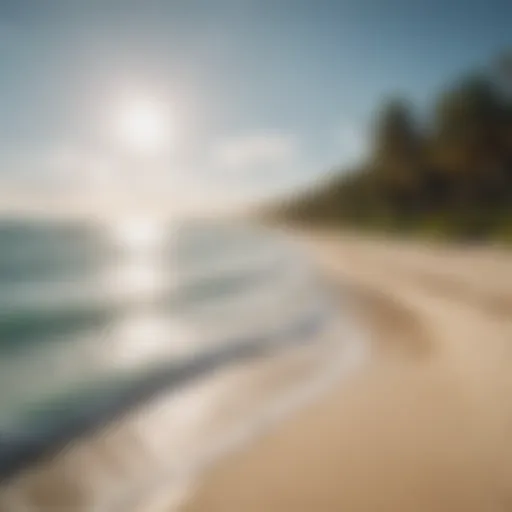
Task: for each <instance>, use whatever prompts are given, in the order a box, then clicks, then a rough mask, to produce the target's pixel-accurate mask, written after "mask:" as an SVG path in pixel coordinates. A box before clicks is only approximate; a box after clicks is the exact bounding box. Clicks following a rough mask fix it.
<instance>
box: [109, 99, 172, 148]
mask: <svg viewBox="0 0 512 512" xmlns="http://www.w3.org/2000/svg"><path fill="white" fill-rule="evenodd" d="M168 114H169V112H168V109H167V108H166V106H165V105H164V104H161V103H159V102H158V101H155V100H152V99H150V98H144V97H141V98H138V99H131V100H129V101H126V102H124V103H123V104H122V105H121V106H120V108H119V111H118V112H117V115H116V116H115V119H114V123H115V126H114V135H115V137H116V138H117V140H118V142H119V144H120V145H121V146H122V148H123V149H124V150H126V151H133V152H136V153H138V154H144V155H153V154H155V153H158V152H160V151H162V150H164V149H166V148H168V147H169V145H170V143H171V138H172V134H171V126H170V120H169V115H168Z"/></svg>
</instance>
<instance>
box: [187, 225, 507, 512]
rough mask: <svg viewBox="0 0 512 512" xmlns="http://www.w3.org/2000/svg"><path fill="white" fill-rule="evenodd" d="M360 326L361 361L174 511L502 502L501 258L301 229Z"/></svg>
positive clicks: (502, 505)
mask: <svg viewBox="0 0 512 512" xmlns="http://www.w3.org/2000/svg"><path fill="white" fill-rule="evenodd" d="M304 243H305V246H306V247H307V248H308V249H309V250H310V251H311V253H312V254H313V255H314V257H315V258H316V259H317V262H318V264H319V266H321V267H322V268H323V270H324V271H325V273H326V276H328V278H329V279H330V281H331V282H332V283H336V284H337V285H338V286H339V287H340V288H341V289H343V290H344V291H345V292H347V291H348V290H350V292H351V296H352V297H353V298H354V299H355V301H356V304H357V306H358V315H359V317H360V319H361V321H363V322H365V325H367V326H368V327H369V331H370V336H371V343H372V357H371V361H370V362H369V363H368V364H367V365H365V366H364V368H361V369H360V370H359V371H358V372H355V373H354V375H352V376H351V378H350V379H346V380H344V381H342V382H340V383H339V384H338V385H336V386H334V387H333V388H332V389H331V390H329V391H328V392H326V393H325V394H324V395H323V396H322V397H321V398H319V399H318V400H317V401H316V402H315V403H312V404H309V405H307V406H305V407H304V408H303V409H302V410H301V411H300V412H298V413H296V414H294V415H291V416H289V417H288V418H287V419H286V420H284V422H283V423H282V424H281V425H279V426H278V427H276V428H274V429H273V430H271V431H270V432H268V433H266V434H265V435H264V436H262V437H260V439H259V440H258V441H256V442H254V443H252V444H248V445H246V446H245V447H244V448H243V449H242V450H239V451H238V452H236V453H234V454H232V455H230V456H229V457H227V458H225V459H223V460H222V461H221V462H220V463H219V464H218V465H216V466H215V467H214V468H212V469H211V470H210V471H208V472H207V473H206V474H205V476H204V478H203V479H202V481H201V482H200V484H199V485H198V486H197V487H196V489H195V492H194V493H193V497H192V499H191V500H190V501H189V502H188V504H187V506H186V507H185V508H184V510H186V512H206V511H208V512H216V511H219V512H220V511H222V512H231V511H233V512H235V511H237V512H238V511H241V510H243V511H244V512H251V511H261V510H265V511H267V512H272V511H276V512H277V511H288V510H293V511H310V510H315V511H334V510H350V511H351V512H353V511H370V510H379V511H396V510H408V511H409V510H411V511H412V510H415V511H436V512H439V511H447V512H448V511H450V512H452V511H458V510H460V511H464V512H467V511H483V510H485V511H503V510H509V509H510V507H511V506H512V448H511V447H510V442H509V440H510V435H511V433H512V400H511V397H512V372H511V371H510V365H511V359H512V346H511V344H510V342H511V340H512V315H511V313H512V258H511V255H510V252H508V251H507V250H505V249H501V248H485V247H472V248H470V247H463V246H460V247H457V246H443V245H435V244H432V245H429V244H425V243H414V242H402V241H398V240H396V241H392V240H386V239H370V238H363V237H357V236H348V235H347V236H343V237H342V236H339V235H335V234H332V233H329V232H324V233H322V234H315V235H313V236H307V237H305V240H304Z"/></svg>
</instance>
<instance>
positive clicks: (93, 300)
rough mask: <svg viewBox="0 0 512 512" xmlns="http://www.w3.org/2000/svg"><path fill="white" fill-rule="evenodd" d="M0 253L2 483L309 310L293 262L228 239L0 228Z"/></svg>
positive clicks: (131, 229) (266, 241) (238, 232)
mask: <svg viewBox="0 0 512 512" xmlns="http://www.w3.org/2000/svg"><path fill="white" fill-rule="evenodd" d="M0 247H1V248H2V250H1V251H0V353H1V358H0V470H2V471H4V472H5V471H9V470H10V468H11V467H12V465H13V464H14V463H15V461H17V460H21V461H23V459H24V458H30V457H31V456H33V455H34V454H36V453H37V452H38V451H41V450H42V449H44V447H45V446H47V445H49V444H51V443H53V442H54V441H56V440H58V439H59V438H60V437H62V436H69V435H73V433H74V432H75V431H77V432H78V431H80V430H81V429H84V428H87V427H88V426H93V425H94V424H95V422H97V421H99V420H98V418H99V419H100V420H101V421H104V420H105V418H106V417H107V416H108V415H109V414H111V413H114V412H116V411H120V410H122V409H123V408H124V407H127V406H129V404H130V402H131V401H132V399H133V397H139V398H141V397H142V398H143V397H144V396H146V395H148V394H150V393H152V392H155V391H157V390H158V389H159V388H160V387H162V386H170V385H178V384H179V383H180V382H181V381H183V380H184V379H187V378H193V377H194V376H196V375H199V374H200V373H201V372H204V371H207V370H208V369H211V368H212V367H213V366H215V365H218V364H222V361H223V360H224V359H226V358H228V359H229V357H228V356H230V355H231V356H233V357H238V356H239V355H241V354H242V352H243V351H244V350H245V352H247V353H250V351H251V350H252V351H253V350H254V349H255V347H262V346H267V347H268V346H269V345H271V344H272V343H274V342H277V341H279V340H282V339H283V337H285V336H286V335H287V333H288V334H289V333H290V332H292V331H293V330H294V329H297V328H300V329H308V328H309V327H311V325H310V323H311V322H310V320H311V319H312V318H313V319H314V318H315V314H316V312H318V311H320V310H321V304H320V303H319V301H318V300H317V297H315V295H314V294H312V293H311V290H312V287H311V279H312V275H311V273H310V272H309V269H308V268H307V265H306V264H305V263H304V262H302V261H300V259H299V258H298V256H297V254H296V253H295V251H294V250H293V248H292V247H291V246H290V245H289V244H287V243H285V242H284V241H283V240H282V239H280V238H276V237H274V236H272V235H271V234H269V233H265V232H263V231H261V230H255V229H249V228H247V227H242V226H235V225H229V224H212V223H197V222H196V223H182V224H180V225H179V226H176V225H162V224H155V223H151V222H149V221H147V220H137V221H130V222H125V223H123V222H120V223H117V224H110V225H106V224H85V223H82V224H80V223H74V224H70V223H58V224H57V223H43V222H39V223H34V222H28V221H9V222H3V223H1V224H0ZM308 322H310V323H308Z"/></svg>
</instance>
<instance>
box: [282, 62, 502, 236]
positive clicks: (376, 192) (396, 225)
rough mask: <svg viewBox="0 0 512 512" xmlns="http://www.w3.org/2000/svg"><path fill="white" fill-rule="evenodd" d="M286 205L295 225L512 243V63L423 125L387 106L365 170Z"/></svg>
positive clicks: (442, 105)
mask: <svg viewBox="0 0 512 512" xmlns="http://www.w3.org/2000/svg"><path fill="white" fill-rule="evenodd" d="M283 206H284V208H281V209H280V211H281V212H284V213H285V216H286V217H287V218H288V219H293V220H300V221H307V222H321V223H336V224H338V223H344V224H348V225H354V226H357V227H360V228H371V229H392V230H401V231H408V232H421V233H425V234H431V235H434V236H443V237H444V236H448V237H464V238H500V239H507V238H508V239H510V240H512V58H511V57H507V58H502V59H501V60H500V62H499V64H498V65H495V66H492V67H491V68H490V69H489V71H488V72H486V73H480V74H473V75H471V76H466V77H464V78H462V79H460V80H458V81H457V82H455V83H454V84H452V85H451V87H449V89H448V90H446V91H444V92H443V93H442V94H440V96H439V98H438V99H437V101H436V102H435V104H434V105H433V108H432V109H431V112H430V114H429V115H428V116H427V118H426V119H422V120H419V119H417V117H416V116H415V115H414V112H413V109H412V107H411V106H410V105H409V104H408V103H407V102H406V101H404V100H403V99H400V98H395V99H392V100H389V101H387V102H386V104H385V105H384V106H383V107H382V108H381V109H380V110H379V112H378V114H377V116H376V119H375V122H374V124H373V132H372V139H371V151H370V154H369V155H367V158H366V160H365V163H364V164H363V165H361V166H360V167H359V168H358V169H353V170H351V171H347V170H345V171H344V172H336V173H335V174H334V176H333V177H332V178H331V179H330V180H329V181H328V182H327V183H325V184H324V185H323V186H322V187H320V188H317V189H316V190H315V191H311V192H310V193H309V194H307V195H305V196H302V197H300V198H299V199H294V200H291V201H288V202H287V203H286V205H283Z"/></svg>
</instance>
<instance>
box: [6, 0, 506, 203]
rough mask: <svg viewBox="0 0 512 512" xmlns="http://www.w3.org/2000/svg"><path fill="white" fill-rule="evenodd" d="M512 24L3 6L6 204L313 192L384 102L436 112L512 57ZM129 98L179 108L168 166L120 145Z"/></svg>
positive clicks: (465, 6) (379, 2) (452, 8)
mask: <svg viewBox="0 0 512 512" xmlns="http://www.w3.org/2000/svg"><path fill="white" fill-rule="evenodd" d="M511 20H512V2H509V1H497V0H495V1H487V2H485V1H476V0H458V1H454V0H451V1H450V0H446V1H440V0H430V1H418V0H316V1H315V0H309V1H305V0H218V1H216V0H167V1H164V0H137V1H136V0H9V1H5V0H4V1H0V69H1V79H0V171H1V176H0V179H1V180H2V181H3V185H4V186H3V188H4V196H6V195H8V196H9V197H3V203H4V205H15V204H16V203H17V202H23V201H25V203H26V202H29V203H30V202H31V201H32V202H33V201H35V199H34V198H37V199H40V198H42V197H49V198H51V199H50V202H51V204H58V203H63V204H64V203H65V201H64V199H65V198H66V197H68V199H69V197H72V198H73V200H72V202H76V199H77V197H78V196H79V195H80V193H82V194H83V193H84V190H87V195H88V196H89V197H88V201H89V204H90V203H93V204H96V202H99V201H100V199H99V198H96V196H94V194H99V195H102V194H103V195H104V196H105V198H104V199H105V200H107V201H108V193H107V192H106V191H107V190H109V191H111V189H112V188H119V187H118V185H119V182H128V181H129V179H128V177H127V176H128V175H131V174H133V173H137V172H139V173H140V174H142V173H144V174H147V175H151V176H156V175H157V176H158V180H160V181H158V180H156V181H158V183H159V186H158V187H154V188H157V189H158V192H160V193H161V195H162V201H165V198H167V197H173V198H174V199H173V200H174V202H175V203H176V204H180V202H181V203H185V202H187V201H189V202H190V203H193V202H195V203H198V204H199V203H202V202H205V201H206V200H207V199H208V200H209V201H212V202H215V201H217V202H221V203H226V202H229V201H238V200H240V201H244V200H247V199H254V198H258V197H265V196H268V195H272V194H274V193H276V192H279V191H282V190H289V189H291V188H293V187H295V186H300V184H302V183H307V182H311V181H314V180H316V179H317V178H318V177H319V176H321V175H322V173H324V172H326V171H327V170H329V169H330V168H331V167H332V166H333V165H336V164H343V163H345V164H349V163H350V162H352V161H354V160H356V159H357V158H358V155H360V154H361V152H363V151H364V147H365V144H366V129H367V125H368V122H369V120H370V118H371V115H372V113H373V112H374V111H375V109H376V107H377V106H378V104H379V102H380V101H381V100H382V98H383V97H385V96H386V95H388V94H394V93H401V94H404V95H405V96H406V97H408V98H409V99H411V100H412V101H413V102H414V103H415V104H416V105H418V107H419V108H422V107H425V106H426V105H428V104H429V102H430V101H431V100H432V97H433V96H434V95H435V93H436V92H437V91H438V90H439V88H440V87H442V86H443V84H446V83H447V82H448V81H449V80H450V79H452V78H454V77H456V76H457V74H458V73H460V72H463V71H465V70H468V69H471V68H474V67H475V66H481V65H486V64H487V63H488V62H490V60H491V59H492V58H493V57H494V56H495V55H496V54H497V53H498V52H499V51H500V50H502V49H504V48H506V47H509V48H510V47H511V46H512V30H510V23H511ZM130 94H133V95H134V96H136V95H139V96H147V97H148V98H158V100H159V101H162V102H165V103H166V104H168V105H169V108H170V111H171V112H172V116H171V117H172V125H173V133H174V136H173V140H172V148H170V149H169V152H167V153H166V154H165V157H164V156H162V155H160V157H159V158H156V157H155V158H152V159H149V160H147V161H142V160H139V161H137V162H136V164H135V163H134V162H132V161H128V156H127V155H124V156H123V155H122V154H120V153H122V152H119V151H117V152H116V151H114V150H113V149H112V148H111V147H109V144H110V142H109V139H108V136H106V135H105V129H104V128H105V126H106V125H108V119H109V115H114V114H109V112H113V111H114V110H115V105H116V102H118V101H119V99H120V98H121V97H129V96H130ZM114 168H115V172H113V171H112V169H114ZM128 168H129V169H130V171H129V172H128V171H127V170H126V169H128ZM132 168H133V169H136V168H137V169H139V171H136V170H133V169H132ZM157 168H158V171H156V170H155V169H157ZM140 169H143V170H140ZM102 173H103V174H104V176H103V175H102ZM105 176H109V177H110V178H111V179H110V182H109V180H108V179H105ZM112 176H113V178H112ZM162 180H163V181H162ZM150 181H151V180H150V179H148V182H150ZM154 181H155V180H154ZM156 181H155V183H156ZM164 181H165V184H166V187H163V186H161V184H162V183H163V182H164ZM109 187H110V188H109ZM5 191H8V192H9V193H8V194H6V192H5ZM164 192H165V193H164ZM109 193H111V192H109ZM77 194H78V195H77ZM169 194H170V195H169ZM27 198H28V199H27ZM63 198H64V199H63ZM91 198H92V199H91ZM96 200H97V201H96ZM95 201H96V202H95ZM68 202H69V201H68Z"/></svg>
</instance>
